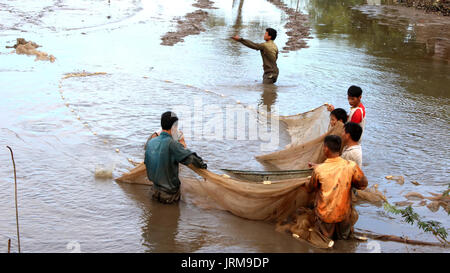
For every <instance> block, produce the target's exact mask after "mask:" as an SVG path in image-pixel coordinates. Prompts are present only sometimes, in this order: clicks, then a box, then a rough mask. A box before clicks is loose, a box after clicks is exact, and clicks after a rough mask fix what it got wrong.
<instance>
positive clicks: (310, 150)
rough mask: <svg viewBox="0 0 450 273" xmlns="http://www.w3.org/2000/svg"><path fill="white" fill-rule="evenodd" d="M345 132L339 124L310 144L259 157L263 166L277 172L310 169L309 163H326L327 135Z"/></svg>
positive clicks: (293, 146)
mask: <svg viewBox="0 0 450 273" xmlns="http://www.w3.org/2000/svg"><path fill="white" fill-rule="evenodd" d="M343 130H344V124H343V123H342V122H338V123H337V124H336V125H335V126H334V127H331V128H330V129H329V130H328V131H327V132H326V133H325V134H323V135H321V136H319V137H317V138H315V139H313V140H310V141H308V142H306V143H305V142H303V143H297V144H294V145H291V146H290V147H288V148H286V149H284V150H282V151H277V152H273V153H270V154H266V155H260V156H257V157H256V159H257V160H258V161H259V162H261V163H262V164H264V165H266V166H268V167H270V168H272V169H277V170H302V169H307V168H308V162H313V163H322V162H323V161H325V155H324V153H323V141H324V139H325V137H326V136H327V135H338V136H340V135H341V134H342V132H343Z"/></svg>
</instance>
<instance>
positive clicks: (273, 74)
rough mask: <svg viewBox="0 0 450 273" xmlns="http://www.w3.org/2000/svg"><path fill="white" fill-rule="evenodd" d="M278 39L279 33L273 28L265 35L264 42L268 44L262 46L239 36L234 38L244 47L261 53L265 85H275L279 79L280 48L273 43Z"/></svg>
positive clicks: (267, 30)
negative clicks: (278, 60)
mask: <svg viewBox="0 0 450 273" xmlns="http://www.w3.org/2000/svg"><path fill="white" fill-rule="evenodd" d="M276 38H277V31H276V30H275V29H273V28H267V29H266V33H265V34H264V40H265V41H266V42H265V43H261V44H257V43H254V42H252V41H249V40H246V39H243V38H241V37H239V35H236V36H234V37H232V39H233V40H235V41H238V42H241V43H242V44H243V45H245V46H247V47H249V48H252V49H255V50H259V51H260V52H261V57H262V59H263V69H264V75H263V83H265V84H273V83H275V82H276V81H277V78H278V67H277V59H278V47H277V45H276V44H275V43H274V42H273V41H274V40H275V39H276Z"/></svg>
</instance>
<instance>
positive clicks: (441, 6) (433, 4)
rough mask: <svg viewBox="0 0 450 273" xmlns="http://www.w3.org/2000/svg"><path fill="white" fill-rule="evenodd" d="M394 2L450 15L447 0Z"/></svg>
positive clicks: (400, 0)
mask: <svg viewBox="0 0 450 273" xmlns="http://www.w3.org/2000/svg"><path fill="white" fill-rule="evenodd" d="M396 2H397V3H398V4H400V5H404V6H407V7H415V8H416V9H421V10H424V11H426V12H432V13H436V14H441V15H444V16H450V1H449V0H398V1H396Z"/></svg>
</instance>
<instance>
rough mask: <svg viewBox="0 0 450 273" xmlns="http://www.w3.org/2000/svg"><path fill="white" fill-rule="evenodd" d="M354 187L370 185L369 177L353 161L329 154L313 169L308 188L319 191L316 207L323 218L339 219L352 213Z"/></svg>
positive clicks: (360, 187)
mask: <svg viewBox="0 0 450 273" xmlns="http://www.w3.org/2000/svg"><path fill="white" fill-rule="evenodd" d="M352 187H355V188H357V189H361V190H362V189H365V188H366V187H367V178H366V177H365V175H364V173H363V172H362V170H361V169H360V168H359V167H358V165H357V164H356V163H355V162H353V161H349V160H345V159H343V158H341V157H336V158H328V159H327V160H325V162H323V163H322V164H320V165H318V166H317V167H316V168H315V169H314V171H313V173H312V175H311V180H310V182H309V183H308V185H307V188H308V190H309V191H310V192H311V191H313V190H316V191H317V192H316V199H315V211H316V214H317V215H318V216H319V218H320V219H321V220H322V221H323V222H325V223H330V224H331V223H339V222H342V221H343V220H345V219H347V218H348V217H349V215H350V213H351V201H352V194H351V188H352Z"/></svg>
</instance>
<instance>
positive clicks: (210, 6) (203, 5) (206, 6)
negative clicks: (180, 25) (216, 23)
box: [192, 0, 217, 9]
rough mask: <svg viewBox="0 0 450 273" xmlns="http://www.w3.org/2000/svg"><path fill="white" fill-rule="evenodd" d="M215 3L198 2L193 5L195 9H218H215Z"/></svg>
mask: <svg viewBox="0 0 450 273" xmlns="http://www.w3.org/2000/svg"><path fill="white" fill-rule="evenodd" d="M213 5H214V2H213V1H209V0H197V3H194V4H192V6H193V7H196V8H201V9H217V8H216V7H213Z"/></svg>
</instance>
